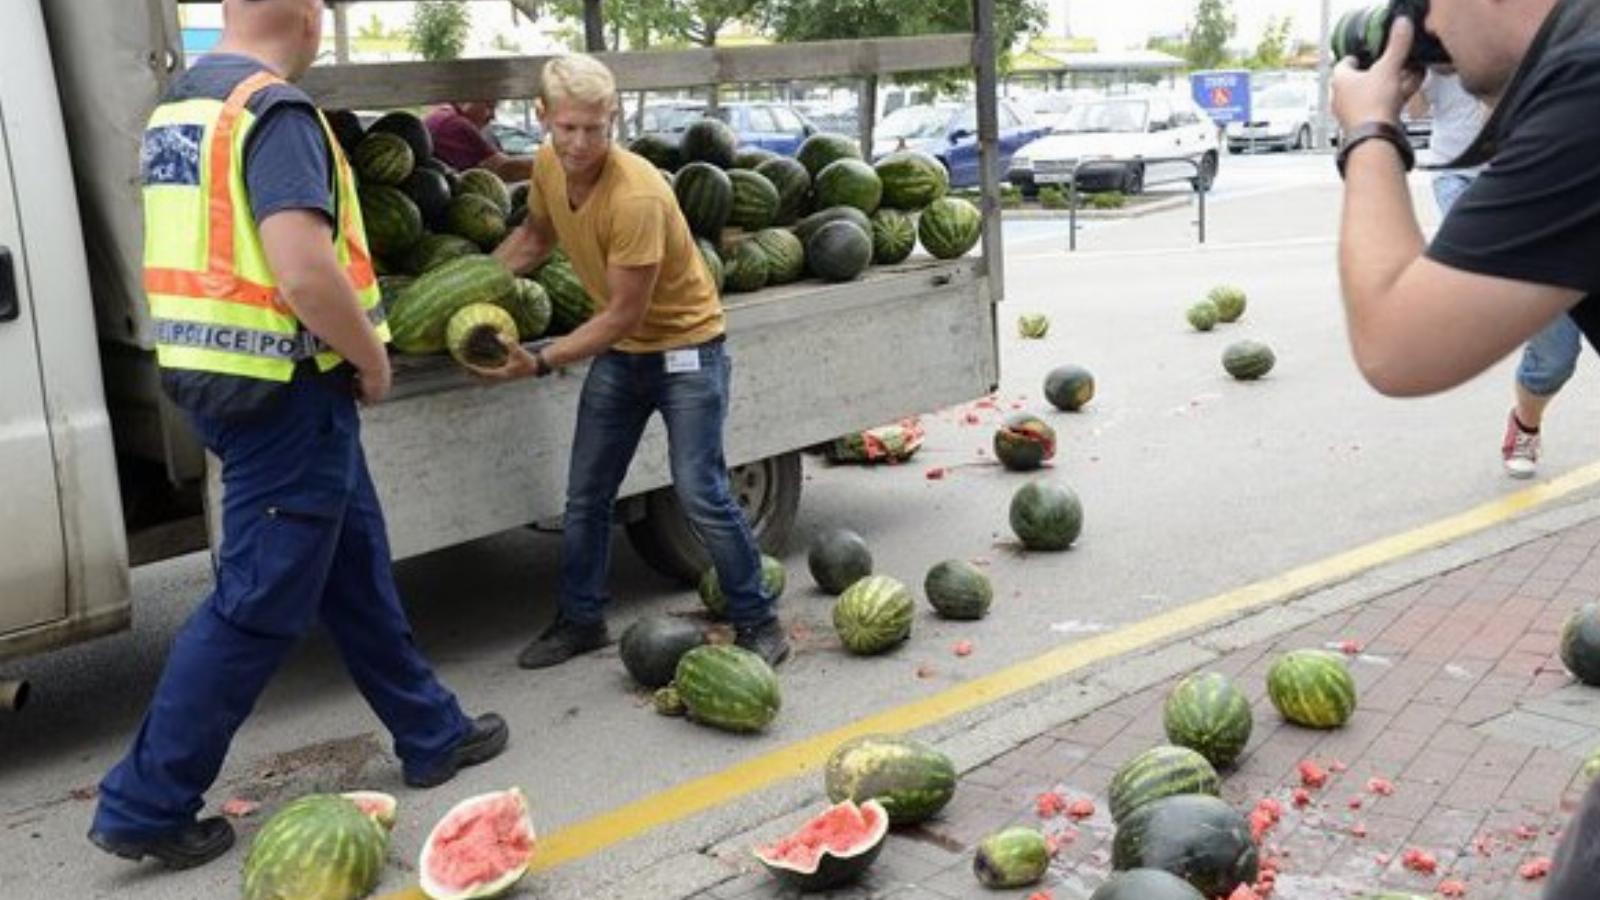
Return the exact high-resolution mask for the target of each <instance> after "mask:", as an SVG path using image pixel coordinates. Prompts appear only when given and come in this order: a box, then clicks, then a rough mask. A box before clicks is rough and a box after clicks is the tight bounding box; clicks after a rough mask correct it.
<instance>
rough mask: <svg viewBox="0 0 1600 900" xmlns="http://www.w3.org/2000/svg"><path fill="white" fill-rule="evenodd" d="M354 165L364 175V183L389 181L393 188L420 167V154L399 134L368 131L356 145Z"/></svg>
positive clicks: (388, 183) (358, 173)
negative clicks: (417, 165) (418, 164)
mask: <svg viewBox="0 0 1600 900" xmlns="http://www.w3.org/2000/svg"><path fill="white" fill-rule="evenodd" d="M350 165H351V167H352V168H354V169H355V170H356V174H357V175H359V176H361V183H362V184H364V185H377V184H386V185H389V186H391V187H393V186H395V185H398V184H400V183H401V182H403V181H405V180H406V176H408V175H410V174H411V170H412V169H413V168H414V167H415V166H416V155H415V154H413V153H412V152H411V145H410V144H407V143H406V142H405V139H404V138H401V137H400V136H399V135H394V134H389V133H387V132H378V131H368V132H367V136H366V137H364V138H362V139H361V143H360V144H358V145H356V152H355V155H354V156H352V157H351V159H350Z"/></svg>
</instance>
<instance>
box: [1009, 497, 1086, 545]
mask: <svg viewBox="0 0 1600 900" xmlns="http://www.w3.org/2000/svg"><path fill="white" fill-rule="evenodd" d="M1011 530H1012V532H1014V533H1015V534H1016V536H1017V539H1018V540H1020V541H1022V546H1024V547H1026V548H1027V549H1029V550H1065V549H1067V548H1068V547H1071V546H1072V543H1073V542H1074V541H1076V540H1077V539H1078V535H1079V534H1081V533H1082V532H1083V505H1082V504H1081V503H1079V502H1078V495H1077V494H1074V493H1073V492H1072V490H1071V489H1070V488H1067V487H1063V486H1061V485H1057V484H1049V483H1047V482H1043V481H1030V482H1029V483H1027V484H1025V485H1023V486H1022V487H1020V488H1018V489H1017V492H1016V493H1015V494H1013V495H1012V497H1011Z"/></svg>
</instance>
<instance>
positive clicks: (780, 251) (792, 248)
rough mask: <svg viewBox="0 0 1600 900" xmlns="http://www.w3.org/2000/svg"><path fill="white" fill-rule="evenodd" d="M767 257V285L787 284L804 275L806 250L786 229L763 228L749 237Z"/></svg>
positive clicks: (792, 233)
mask: <svg viewBox="0 0 1600 900" xmlns="http://www.w3.org/2000/svg"><path fill="white" fill-rule="evenodd" d="M750 239H751V240H753V241H755V242H756V246H758V247H760V248H761V252H762V253H764V254H766V257H767V283H768V284H788V283H789V282H791V281H796V280H798V279H799V278H800V277H801V276H802V275H804V274H805V273H806V248H805V245H804V244H802V243H800V239H799V238H797V237H795V235H794V232H792V231H790V230H789V229H787V228H763V229H761V230H760V231H758V232H756V233H755V234H754V235H752V236H751V238H750Z"/></svg>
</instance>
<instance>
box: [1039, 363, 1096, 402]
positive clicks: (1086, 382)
mask: <svg viewBox="0 0 1600 900" xmlns="http://www.w3.org/2000/svg"><path fill="white" fill-rule="evenodd" d="M1044 398H1045V399H1046V400H1048V401H1050V405H1051V406H1054V407H1055V408H1056V409H1059V410H1061V411H1062V412H1077V411H1078V410H1080V409H1083V408H1084V407H1085V406H1087V405H1089V401H1090V400H1093V399H1094V376H1093V375H1091V374H1089V370H1088V369H1085V368H1084V367H1083V366H1072V365H1068V366H1057V367H1056V368H1054V369H1051V370H1050V374H1049V375H1046V376H1045V379H1044Z"/></svg>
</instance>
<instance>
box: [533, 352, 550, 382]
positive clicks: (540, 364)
mask: <svg viewBox="0 0 1600 900" xmlns="http://www.w3.org/2000/svg"><path fill="white" fill-rule="evenodd" d="M549 374H550V363H548V362H546V361H545V358H544V348H543V347H540V348H539V349H537V350H535V351H533V377H535V378H543V377H545V376H546V375H549Z"/></svg>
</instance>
